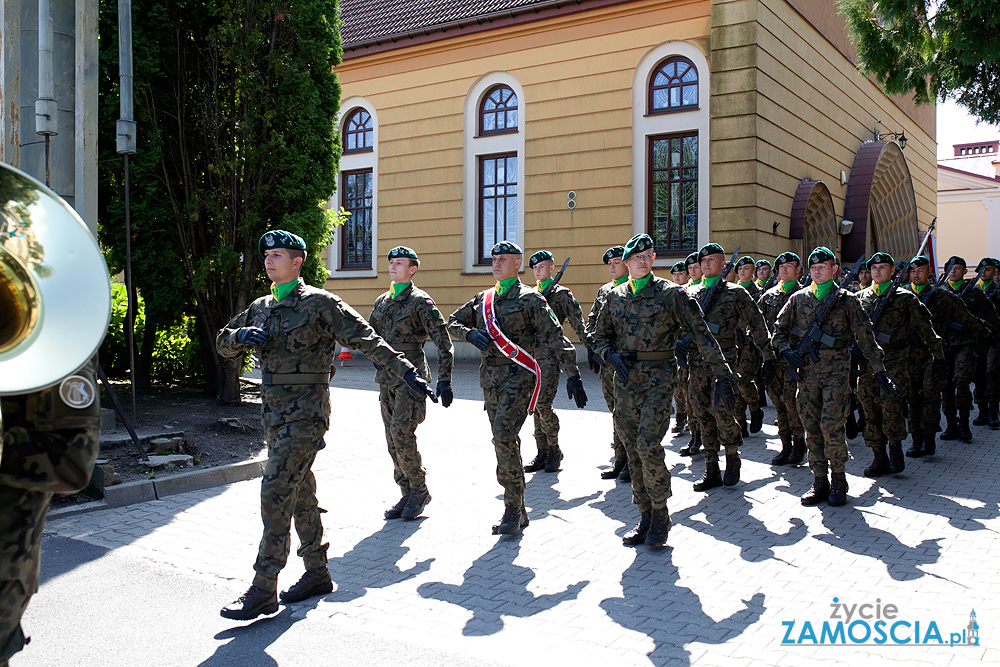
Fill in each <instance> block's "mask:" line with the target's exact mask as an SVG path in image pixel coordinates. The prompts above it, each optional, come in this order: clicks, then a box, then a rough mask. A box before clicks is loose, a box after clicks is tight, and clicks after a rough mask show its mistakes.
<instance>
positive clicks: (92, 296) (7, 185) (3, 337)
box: [0, 163, 111, 456]
mask: <svg viewBox="0 0 1000 667" xmlns="http://www.w3.org/2000/svg"><path fill="white" fill-rule="evenodd" d="M110 318H111V284H110V280H109V278H108V267H107V265H106V264H105V262H104V256H103V255H102V254H101V250H100V248H99V247H98V245H97V241H96V239H95V238H94V236H93V234H91V233H90V230H89V229H88V228H87V226H86V224H84V222H83V220H81V219H80V216H78V215H77V214H76V212H75V211H74V210H73V209H72V208H70V207H69V205H67V204H66V202H65V201H63V200H62V199H61V198H60V197H59V196H58V195H57V194H55V193H54V192H52V191H51V190H50V189H48V188H47V187H45V186H44V185H42V184H41V183H40V182H38V181H37V180H35V179H34V178H32V177H31V176H28V175H27V174H25V173H23V172H21V171H18V170H17V169H14V168H13V167H11V166H9V165H6V164H3V163H0V396H5V395H11V394H25V393H29V392H33V391H38V390H40V389H44V388H46V387H49V386H52V385H54V384H56V383H57V382H59V381H60V380H62V379H63V378H64V377H66V376H67V375H70V374H71V373H72V372H73V371H75V370H77V369H78V368H80V367H81V366H83V365H84V364H85V363H86V362H87V360H88V359H90V357H91V356H93V354H94V353H95V352H96V351H97V348H98V347H99V346H100V344H101V341H102V340H103V339H104V334H105V332H106V331H107V329H108V322H109V320H110ZM2 433H3V424H2V423H0V436H2ZM2 443H3V441H2V440H0V456H2V454H3V444H2Z"/></svg>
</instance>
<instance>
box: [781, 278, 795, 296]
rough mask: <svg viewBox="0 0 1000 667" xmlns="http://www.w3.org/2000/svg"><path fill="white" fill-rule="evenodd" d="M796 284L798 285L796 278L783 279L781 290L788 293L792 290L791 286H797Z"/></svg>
mask: <svg viewBox="0 0 1000 667" xmlns="http://www.w3.org/2000/svg"><path fill="white" fill-rule="evenodd" d="M798 286H799V281H798V280H783V281H782V282H781V291H782V292H784V293H785V294H788V293H789V292H791V291H792V287H798Z"/></svg>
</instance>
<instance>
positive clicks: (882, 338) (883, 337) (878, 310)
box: [871, 218, 968, 343]
mask: <svg viewBox="0 0 1000 667" xmlns="http://www.w3.org/2000/svg"><path fill="white" fill-rule="evenodd" d="M936 224H937V218H934V220H933V221H931V226H930V227H928V228H927V233H926V234H924V240H923V241H921V242H920V247H919V248H917V255H922V254H923V252H924V248H926V247H927V241H929V240H930V238H931V232H932V231H934V226H935V225H936ZM909 269H910V260H909V259H908V260H906V262H905V263H904V264H903V266H902V267H901V268H900V269H899V271H898V272H897V273H896V277H895V278H893V279H892V285H890V286H889V289H887V290H886V291H884V292H882V296H880V297H879V298H878V303H876V304H875V309H874V310H872V314H871V320H872V329H873V330H874V331H875V340H876V341H877V342H879V343H888V342H889V341H890V340H892V335H891V334H887V333H884V332H881V331H879V330H878V323H879V320H880V319H882V311H884V310H885V307H886V306H887V305H888V303H889V295H890V294H894V293H895V292H896V290H897V289H899V286H900V285H902V284H903V278H904V277H905V276H906V272H907V271H909ZM966 287H968V285H967V286H966ZM872 289H874V288H872Z"/></svg>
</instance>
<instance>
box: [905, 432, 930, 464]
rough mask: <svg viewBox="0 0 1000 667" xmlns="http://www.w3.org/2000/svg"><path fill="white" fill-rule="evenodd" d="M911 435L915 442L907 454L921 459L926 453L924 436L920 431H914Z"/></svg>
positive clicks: (912, 457)
mask: <svg viewBox="0 0 1000 667" xmlns="http://www.w3.org/2000/svg"><path fill="white" fill-rule="evenodd" d="M910 437H911V438H912V439H913V444H912V445H910V448H909V449H907V450H906V455H907V456H909V457H910V458H911V459H919V458H920V457H921V456H923V455H924V454H925V453H926V452H924V436H923V435H921V434H919V433H913V434H911V436H910Z"/></svg>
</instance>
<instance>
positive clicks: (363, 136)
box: [344, 109, 374, 153]
mask: <svg viewBox="0 0 1000 667" xmlns="http://www.w3.org/2000/svg"><path fill="white" fill-rule="evenodd" d="M373 143H374V142H373V132H372V117H371V114H369V113H368V112H367V111H365V110H364V109H356V110H354V111H352V112H351V115H350V116H348V117H347V121H346V122H345V123H344V152H345V153H360V152H363V151H370V150H372V145H373Z"/></svg>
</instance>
